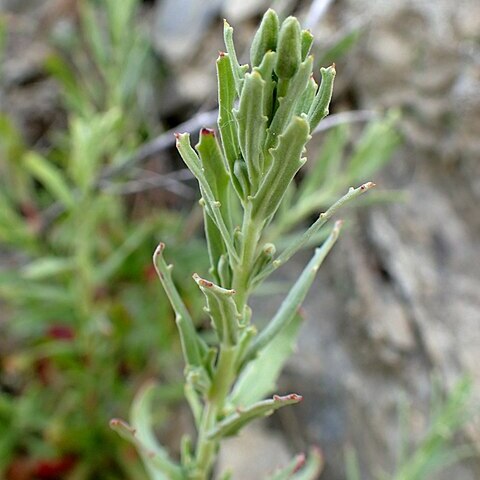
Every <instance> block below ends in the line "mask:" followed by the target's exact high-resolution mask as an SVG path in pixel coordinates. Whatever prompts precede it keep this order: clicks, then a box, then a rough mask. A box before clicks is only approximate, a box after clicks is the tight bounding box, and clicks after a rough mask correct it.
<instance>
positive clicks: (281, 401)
mask: <svg viewBox="0 0 480 480" xmlns="http://www.w3.org/2000/svg"><path fill="white" fill-rule="evenodd" d="M301 401H302V397H301V396H300V395H297V394H295V393H291V394H290V395H285V396H279V395H274V396H273V398H272V399H269V400H263V401H261V402H257V403H254V404H253V405H250V406H249V407H247V408H241V407H237V409H236V411H235V413H232V414H231V415H229V416H227V417H226V418H225V419H224V420H222V421H221V422H219V423H217V424H216V425H215V427H214V428H212V429H211V430H210V431H209V432H208V433H207V436H208V438H209V439H211V440H218V439H220V438H222V437H227V436H230V435H235V434H236V433H237V432H238V431H239V430H240V429H241V428H242V427H244V426H245V425H246V424H247V423H250V422H251V421H252V420H255V419H256V418H261V417H266V416H269V415H271V414H272V413H273V412H274V411H275V410H278V409H279V408H282V407H286V406H287V405H294V404H296V403H299V402H301Z"/></svg>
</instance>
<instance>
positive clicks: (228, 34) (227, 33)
mask: <svg viewBox="0 0 480 480" xmlns="http://www.w3.org/2000/svg"><path fill="white" fill-rule="evenodd" d="M223 38H224V41H225V47H226V48H227V52H228V55H229V56H230V61H231V65H232V71H233V78H234V81H235V89H236V91H237V95H238V96H240V93H241V92H242V86H243V79H244V77H245V73H246V72H247V70H248V65H240V64H239V63H238V59H237V53H236V52H235V45H234V43H233V28H232V27H231V26H230V25H229V24H228V22H227V21H226V20H224V22H223Z"/></svg>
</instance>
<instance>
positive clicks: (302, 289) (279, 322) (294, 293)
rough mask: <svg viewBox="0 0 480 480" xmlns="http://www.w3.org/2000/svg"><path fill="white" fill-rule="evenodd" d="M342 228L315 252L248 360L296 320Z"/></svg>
mask: <svg viewBox="0 0 480 480" xmlns="http://www.w3.org/2000/svg"><path fill="white" fill-rule="evenodd" d="M340 228H341V222H337V223H336V225H335V228H334V229H333V230H332V232H331V233H330V235H329V237H328V238H327V240H325V242H324V243H323V245H322V246H321V247H320V248H317V249H316V250H315V253H314V255H313V257H312V259H311V260H310V262H309V263H308V265H307V266H306V267H305V269H304V270H303V272H302V274H301V275H300V277H299V278H298V280H297V281H296V282H295V284H294V285H293V287H292V288H291V290H290V291H289V292H288V295H287V296H286V298H285V299H284V300H283V302H282V304H281V306H280V308H279V309H278V311H277V313H276V314H275V316H274V317H273V319H272V320H271V321H270V323H269V324H268V325H267V326H266V327H265V328H264V329H263V330H262V331H261V332H260V333H259V335H258V336H257V337H256V338H255V339H254V340H253V343H252V346H251V347H250V349H249V354H248V355H247V360H248V359H253V358H255V356H256V355H257V353H259V352H260V351H261V350H262V349H263V348H265V347H266V346H267V345H268V344H269V343H270V342H271V341H272V340H273V339H274V338H275V337H276V336H277V335H278V334H279V333H280V332H281V331H282V330H283V329H284V328H286V327H287V326H288V325H289V323H290V322H291V321H292V320H293V319H294V317H295V314H296V313H297V311H298V309H299V308H300V306H301V304H302V302H303V300H304V299H305V297H306V295H307V293H308V290H309V289H310V286H311V285H312V283H313V281H314V280H315V277H316V275H317V271H318V269H319V268H320V266H321V264H322V263H323V260H324V259H325V257H326V256H327V254H328V253H329V252H330V250H331V249H332V247H333V245H334V244H335V242H336V241H337V238H338V235H339V234H340Z"/></svg>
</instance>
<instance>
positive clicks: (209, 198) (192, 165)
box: [175, 133, 238, 262]
mask: <svg viewBox="0 0 480 480" xmlns="http://www.w3.org/2000/svg"><path fill="white" fill-rule="evenodd" d="M175 136H176V139H177V149H178V151H179V153H180V155H181V157H182V159H183V161H184V162H185V164H186V165H187V167H188V168H189V170H190V171H191V172H192V173H193V174H194V175H195V177H196V179H197V180H198V183H199V185H200V191H201V192H202V197H203V199H204V201H205V206H206V207H207V212H208V213H209V215H210V216H211V217H212V219H213V220H214V221H215V224H216V226H217V227H218V230H219V231H220V234H221V235H222V239H223V241H224V243H225V247H226V249H227V252H228V255H229V257H230V259H231V261H232V262H234V261H236V260H238V258H237V253H236V251H235V247H234V245H233V241H232V238H231V235H230V233H229V231H228V228H227V226H226V224H225V221H224V219H223V217H222V214H221V212H220V206H221V204H220V202H219V201H218V199H216V198H215V196H214V193H213V191H212V188H211V187H210V185H209V183H208V181H207V179H206V177H205V174H204V172H203V168H202V164H201V161H200V158H199V157H198V155H197V154H196V152H195V150H194V149H193V148H192V146H191V145H190V135H189V134H188V133H183V134H176V135H175Z"/></svg>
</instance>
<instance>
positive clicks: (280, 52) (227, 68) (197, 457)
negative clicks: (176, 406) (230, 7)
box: [111, 10, 374, 480]
mask: <svg viewBox="0 0 480 480" xmlns="http://www.w3.org/2000/svg"><path fill="white" fill-rule="evenodd" d="M224 39H225V45H226V52H225V53H220V56H219V57H218V59H217V78H218V101H219V117H218V132H215V131H214V130H210V129H207V128H203V129H201V131H200V136H199V137H200V138H199V142H198V144H197V145H196V146H195V148H193V147H192V146H191V143H190V138H189V135H188V134H186V133H183V134H182V133H180V134H177V135H176V145H177V149H178V151H179V153H180V155H181V157H182V159H183V160H184V162H185V164H186V165H187V167H188V168H189V169H190V170H191V172H192V173H193V175H194V176H195V177H196V179H197V181H198V185H199V189H200V195H201V199H200V204H201V206H202V208H203V213H204V224H205V236H206V240H207V247H208V255H209V260H210V270H209V278H208V279H206V278H202V277H200V276H199V275H197V274H194V275H193V281H194V282H196V284H197V285H198V288H199V289H200V290H201V292H202V293H203V294H204V296H205V312H206V313H207V314H208V315H209V317H210V319H211V325H212V328H213V330H214V332H215V337H214V338H215V339H214V341H208V342H207V341H206V340H205V339H204V338H203V337H202V335H200V334H199V333H198V332H197V331H196V329H195V326H194V322H193V320H192V316H191V314H190V312H189V310H188V309H187V307H186V305H185V303H184V302H183V300H182V298H181V296H180V294H179V293H178V291H177V289H176V286H175V284H174V282H173V280H172V266H171V265H169V264H167V262H166V260H165V257H164V254H165V251H166V247H165V245H164V244H163V243H161V244H160V245H159V246H158V248H157V249H156V251H155V254H154V264H155V267H156V270H157V273H158V276H159V278H160V281H161V283H162V285H163V287H164V289H165V292H166V294H167V296H168V298H169V300H170V302H171V304H172V307H173V309H174V311H175V313H176V324H177V327H178V332H179V335H180V340H181V345H182V351H183V357H184V361H185V396H186V399H187V400H188V403H189V405H190V408H191V410H192V414H193V418H194V421H195V426H196V429H197V435H196V438H195V439H192V438H191V437H190V436H188V435H185V436H184V437H183V440H182V445H181V458H180V461H179V462H176V461H174V460H173V459H172V458H171V457H170V455H169V454H168V452H167V451H166V449H164V448H163V447H162V446H160V445H159V444H158V442H157V440H156V438H155V435H154V431H153V421H152V418H151V402H152V397H153V394H154V387H153V385H151V384H150V385H148V386H146V387H145V388H144V389H143V390H142V392H140V394H139V395H138V396H137V399H136V401H135V403H134V405H133V408H132V415H131V424H127V423H125V422H124V421H122V420H118V419H114V420H112V421H111V426H112V427H113V428H114V429H115V430H117V431H118V432H119V433H120V434H121V435H123V436H124V437H126V438H127V439H129V440H130V441H132V442H133V443H134V444H135V445H136V446H137V448H138V450H139V452H140V454H141V456H142V458H143V460H144V463H145V466H146V468H147V470H148V472H149V474H150V476H151V478H152V479H156V480H164V479H165V480H166V479H169V480H181V479H189V480H205V479H208V478H211V475H212V471H213V467H214V465H215V459H216V455H217V453H218V450H219V446H220V443H221V441H222V439H223V438H226V437H229V436H231V435H235V434H237V433H238V432H239V431H240V430H241V428H242V427H243V426H245V425H246V424H248V423H249V422H251V421H252V420H254V419H256V418H261V417H264V416H267V415H270V414H271V413H272V412H273V411H275V410H277V409H279V408H282V407H285V406H288V405H294V404H297V403H298V402H300V401H301V400H302V397H301V396H300V395H298V394H296V393H289V394H286V395H273V396H272V397H270V398H266V397H267V396H268V395H271V394H272V391H274V389H275V383H276V380H277V378H278V375H279V374H280V371H281V368H282V366H283V364H284V363H285V361H286V360H287V359H288V357H289V355H290V354H291V352H292V348H293V346H294V344H295V339H296V337H297V333H298V329H299V326H300V322H301V315H300V313H299V308H300V306H301V304H302V302H303V300H304V299H305V296H306V295H307V292H308V290H309V288H310V287H311V285H312V283H313V281H314V279H315V277H316V274H317V271H318V269H319V267H320V266H321V264H322V263H323V261H324V259H325V257H326V256H327V254H328V253H329V251H330V250H331V248H332V247H333V245H334V244H335V242H336V240H337V238H338V236H339V233H340V230H341V221H337V222H336V223H335V225H334V226H333V228H331V229H330V230H329V231H328V230H327V235H326V236H324V237H323V238H324V241H323V242H322V243H321V244H320V245H318V244H317V248H316V249H315V251H314V254H313V256H312V258H311V260H310V261H309V262H308V264H307V266H306V267H305V268H304V270H303V272H302V273H301V275H300V276H299V278H298V279H297V281H296V282H295V283H294V285H293V286H292V288H291V289H290V291H289V292H288V294H287V295H286V297H285V298H284V300H283V302H282V304H281V305H280V307H279V309H278V311H277V313H276V314H275V315H274V316H273V318H272V319H271V320H270V322H269V323H267V325H266V326H265V327H263V328H261V329H257V326H256V325H255V322H254V321H252V319H255V315H254V314H253V312H252V310H251V308H250V296H251V294H252V293H253V292H254V291H255V289H257V288H261V285H262V282H264V281H265V279H266V278H267V277H269V276H270V275H271V274H272V273H273V272H274V271H275V270H276V269H278V268H279V267H280V266H282V265H284V264H285V263H286V262H287V261H288V260H289V259H290V258H291V257H292V256H293V255H294V254H295V253H296V252H298V251H299V250H300V249H302V248H303V247H304V246H305V245H310V244H311V241H312V239H314V238H317V236H318V233H319V232H320V231H325V229H327V228H328V227H329V226H328V225H327V223H328V222H329V220H330V219H331V218H332V217H333V216H334V215H335V214H336V213H337V212H338V211H339V210H340V209H341V208H342V207H343V206H344V205H345V204H347V203H349V202H351V201H352V200H354V199H355V198H357V197H358V196H360V195H361V194H363V193H365V192H367V191H368V190H369V189H371V188H372V187H373V186H374V184H373V183H372V182H368V183H364V184H363V185H361V186H359V187H357V188H353V187H352V188H350V189H349V190H348V192H347V193H346V194H345V195H344V196H343V197H341V198H340V199H339V200H337V201H336V202H334V203H333V204H332V205H331V207H330V208H328V209H327V210H326V211H325V212H324V213H321V214H320V215H319V216H318V218H317V220H316V221H315V222H314V223H313V224H312V225H311V226H310V227H309V228H308V229H306V230H305V231H304V233H303V234H301V235H299V236H296V237H295V239H294V240H293V241H292V243H290V244H289V245H287V246H285V247H282V249H281V251H279V252H278V253H277V248H276V246H275V245H274V244H272V243H270V242H268V235H267V234H266V232H267V231H268V229H269V228H271V227H274V225H275V219H276V217H275V215H276V213H277V211H278V210H279V208H280V207H281V205H282V201H283V200H284V196H285V194H286V192H287V191H288V190H289V188H290V187H291V186H292V183H293V181H294V177H295V176H296V174H297V172H298V171H299V170H300V168H301V167H302V166H303V165H304V163H305V162H306V158H305V157H304V154H305V147H306V144H307V143H308V141H309V140H310V138H311V134H312V132H313V131H314V129H315V128H316V127H317V125H318V124H319V122H320V121H321V120H322V119H323V118H324V117H326V116H327V115H328V113H329V104H330V100H331V97H332V91H333V83H334V78H335V74H336V71H335V66H334V65H332V66H330V67H328V68H321V69H320V75H321V80H320V85H317V83H316V80H315V78H314V75H313V56H311V55H310V54H309V53H310V49H311V47H312V44H313V36H312V34H311V33H310V32H309V31H308V30H302V29H301V27H300V24H299V22H298V20H297V19H296V18H294V17H288V18H287V19H285V20H284V21H283V22H280V21H279V19H278V16H277V14H276V13H275V12H274V11H273V10H268V11H267V12H266V14H265V15H264V17H263V20H262V22H261V25H260V27H259V29H258V31H257V32H256V34H255V36H254V39H253V41H252V45H251V50H250V66H248V65H240V64H239V62H238V60H237V55H236V52H235V48H234V42H233V29H232V27H231V26H230V25H229V24H228V23H227V22H225V28H224ZM321 463H322V461H321V455H320V454H319V452H318V451H316V450H312V451H311V452H310V454H309V455H308V459H305V458H303V457H301V458H300V457H296V458H294V459H293V460H292V462H291V463H290V464H288V465H286V466H284V467H283V468H282V469H280V470H278V471H277V472H275V473H274V474H273V475H272V476H270V477H269V478H270V479H278V480H280V479H283V478H290V479H297V480H300V479H313V478H316V475H317V474H318V472H319V470H320V468H321ZM228 475H229V474H228V473H225V474H224V475H223V476H222V477H220V478H225V479H226V478H229V476H228Z"/></svg>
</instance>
